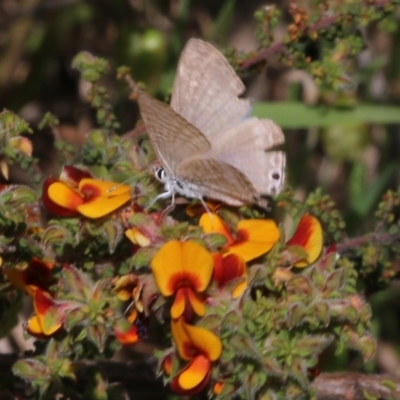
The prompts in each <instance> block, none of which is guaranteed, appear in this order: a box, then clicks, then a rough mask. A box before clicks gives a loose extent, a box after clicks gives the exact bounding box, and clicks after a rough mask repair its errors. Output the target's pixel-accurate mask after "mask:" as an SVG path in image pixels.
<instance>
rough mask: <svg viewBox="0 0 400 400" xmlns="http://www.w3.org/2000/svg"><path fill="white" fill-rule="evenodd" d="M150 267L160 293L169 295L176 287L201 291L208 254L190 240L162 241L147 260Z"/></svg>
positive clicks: (210, 261)
mask: <svg viewBox="0 0 400 400" xmlns="http://www.w3.org/2000/svg"><path fill="white" fill-rule="evenodd" d="M151 269H152V271H153V275H154V278H155V281H156V284H157V286H158V289H159V290H160V292H161V293H162V294H163V295H164V296H171V295H172V294H173V293H174V292H175V291H176V290H177V289H178V288H179V287H182V286H186V287H190V288H191V289H192V290H194V291H196V292H202V291H204V290H205V289H206V288H207V286H208V284H209V282H210V279H211V275H212V270H213V259H212V256H211V254H210V253H209V252H208V251H207V250H206V249H205V248H204V247H202V246H200V245H199V244H197V243H195V242H193V241H190V240H189V241H187V242H180V241H178V240H173V241H171V242H168V243H166V244H164V245H163V246H162V247H161V248H160V250H158V252H157V254H156V255H155V257H154V258H153V260H152V262H151Z"/></svg>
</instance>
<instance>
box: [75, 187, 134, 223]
mask: <svg viewBox="0 0 400 400" xmlns="http://www.w3.org/2000/svg"><path fill="white" fill-rule="evenodd" d="M130 199H131V195H130V193H129V192H128V193H125V194H121V195H119V196H112V197H105V196H100V197H93V198H92V199H91V200H90V201H85V203H83V204H81V205H80V206H78V207H77V210H78V211H79V213H80V214H82V215H83V216H85V217H87V218H101V217H104V216H105V215H107V214H109V213H110V212H113V211H115V210H116V209H118V208H119V207H121V206H122V205H124V204H125V203H127V202H128V201H129V200H130Z"/></svg>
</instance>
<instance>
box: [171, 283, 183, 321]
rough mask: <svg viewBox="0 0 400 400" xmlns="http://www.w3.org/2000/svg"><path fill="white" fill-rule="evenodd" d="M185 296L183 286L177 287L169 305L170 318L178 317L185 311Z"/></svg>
mask: <svg viewBox="0 0 400 400" xmlns="http://www.w3.org/2000/svg"><path fill="white" fill-rule="evenodd" d="M185 307H186V298H185V290H184V288H179V289H178V290H177V291H176V293H175V298H174V302H173V304H172V307H171V318H173V319H178V318H179V317H180V316H181V315H182V314H183V313H184V311H185Z"/></svg>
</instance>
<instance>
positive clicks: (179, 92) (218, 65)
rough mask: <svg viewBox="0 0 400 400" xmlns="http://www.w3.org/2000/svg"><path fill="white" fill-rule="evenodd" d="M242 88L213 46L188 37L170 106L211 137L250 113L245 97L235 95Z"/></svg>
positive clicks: (230, 68)
mask: <svg viewBox="0 0 400 400" xmlns="http://www.w3.org/2000/svg"><path fill="white" fill-rule="evenodd" d="M244 89H245V87H244V85H243V83H242V82H241V80H240V79H239V78H238V76H237V75H236V73H235V71H234V70H233V69H232V67H231V66H230V65H229V63H228V62H227V60H226V59H225V57H224V56H223V55H222V54H221V53H220V52H219V51H218V50H217V49H215V48H214V47H213V46H211V45H210V44H209V43H205V42H203V41H201V40H198V39H191V40H189V41H188V43H187V44H186V46H185V48H184V50H183V52H182V55H181V57H180V59H179V64H178V70H177V74H176V77H175V82H174V87H173V94H172V98H171V107H172V108H173V109H174V110H175V111H176V112H177V113H178V114H180V115H181V116H182V117H183V118H185V119H186V120H187V121H189V122H190V123H191V124H193V125H194V126H196V127H197V128H198V129H199V130H200V131H201V132H202V133H203V134H204V135H205V136H206V137H207V138H208V139H209V140H210V141H212V140H213V137H214V136H217V135H219V134H220V133H221V132H223V131H224V130H226V129H228V128H230V127H232V126H234V125H236V124H237V123H238V122H239V121H240V120H242V119H243V118H245V117H246V116H247V115H248V114H249V113H250V108H251V107H250V102H249V100H247V99H239V98H238V96H239V95H241V94H242V93H243V91H244Z"/></svg>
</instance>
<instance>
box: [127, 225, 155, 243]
mask: <svg viewBox="0 0 400 400" xmlns="http://www.w3.org/2000/svg"><path fill="white" fill-rule="evenodd" d="M125 236H126V237H127V238H128V239H129V240H130V241H131V242H132V243H133V244H136V245H138V246H140V247H147V246H150V244H151V241H150V239H149V238H148V237H147V236H145V235H143V233H142V232H141V231H140V230H139V229H137V228H136V227H133V228H131V229H127V230H126V231H125Z"/></svg>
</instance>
